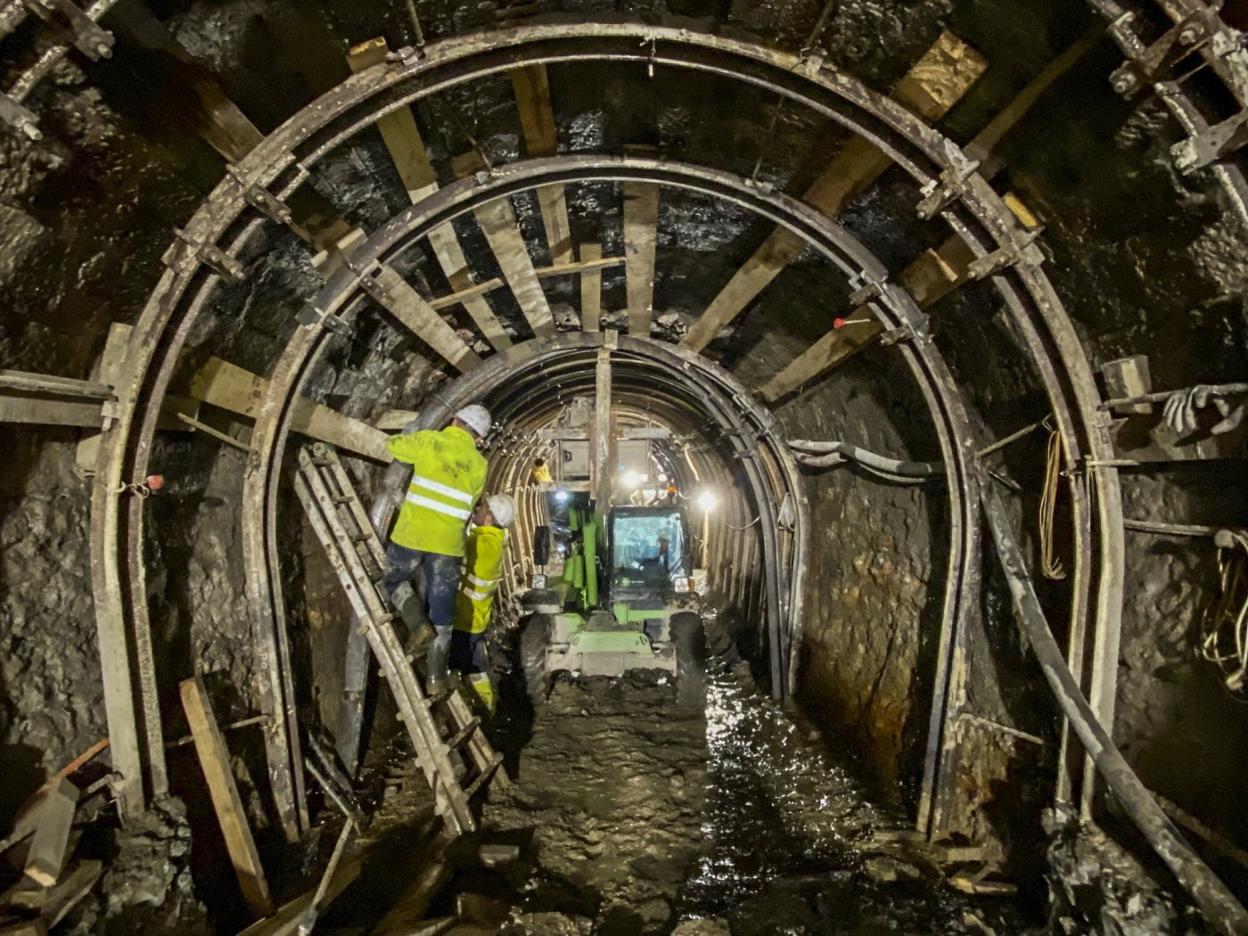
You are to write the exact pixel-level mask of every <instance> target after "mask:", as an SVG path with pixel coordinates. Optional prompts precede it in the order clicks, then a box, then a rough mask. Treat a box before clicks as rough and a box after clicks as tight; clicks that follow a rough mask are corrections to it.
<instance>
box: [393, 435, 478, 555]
mask: <svg viewBox="0 0 1248 936" xmlns="http://www.w3.org/2000/svg"><path fill="white" fill-rule="evenodd" d="M386 448H387V449H389V450H390V454H391V455H393V456H394V457H395V458H396V459H397V460H398V461H401V462H406V463H407V464H409V465H411V466H412V479H411V481H410V482H409V483H408V486H407V499H406V500H405V501H404V502H403V507H402V508H401V509H400V510H399V519H398V520H397V521H395V524H394V529H393V530H391V531H390V539H391V540H392V541H393V542H395V543H398V544H399V545H400V546H406V547H407V548H408V549H417V550H420V551H421V552H429V553H437V554H438V555H442V556H462V555H463V554H464V531H465V529H466V528H467V526H468V518H469V517H470V516H471V515H472V507H473V505H474V504H475V503H476V502H477V498H478V497H480V496H481V491H482V489H483V488H484V487H485V472H486V463H485V458H484V457H483V456H482V455H481V453H480V452H478V451H477V446H476V443H475V442H474V441H473V438H472V435H471V434H470V433H468V432H466V431H465V430H463V429H460V428H459V427H458V426H447V427H446V428H445V429H443V430H442V431H441V432H434V431H432V430H428V429H423V430H421V431H419V432H412V433H409V434H408V435H402V436H395V437H394V438H392V439H390V441H389V442H387V443H386Z"/></svg>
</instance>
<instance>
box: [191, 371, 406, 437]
mask: <svg viewBox="0 0 1248 936" xmlns="http://www.w3.org/2000/svg"><path fill="white" fill-rule="evenodd" d="M268 383H269V382H268V381H267V380H266V379H265V378H263V377H261V376H259V375H258V374H253V373H252V372H251V371H249V370H246V369H244V368H242V367H239V366H238V365H236V364H231V363H230V362H229V361H223V360H221V359H220V358H209V359H208V360H207V361H206V362H205V363H204V366H203V367H201V368H200V369H199V371H198V372H197V373H196V374H195V376H194V377H193V378H192V379H191V386H190V389H189V391H188V395H189V396H190V397H191V398H193V399H195V400H198V401H200V402H203V403H209V404H211V405H212V406H217V407H220V408H221V409H224V410H228V411H229V412H231V413H235V414H237V415H239V416H246V417H248V418H252V419H254V418H255V416H256V413H257V411H258V410H259V407H260V401H261V400H262V399H263V397H264V394H265V392H266V390H267V389H268ZM290 427H291V429H293V430H294V431H296V432H299V433H302V434H303V435H307V436H311V437H312V438H314V439H319V440H320V441H322V442H328V443H330V444H331V445H334V446H337V447H338V448H342V449H346V450H347V451H349V452H355V453H356V454H357V455H364V456H366V457H368V458H373V459H376V460H377V461H382V462H389V461H391V457H390V454H389V452H387V451H386V440H387V438H388V436H387V435H386V434H385V433H384V432H382V431H380V430H379V429H374V428H373V427H372V426H370V425H368V423H365V422H362V421H361V420H358V419H352V418H351V417H350V416H344V415H343V414H342V413H339V412H336V411H335V410H332V409H330V408H329V407H328V406H323V405H321V404H320V403H316V402H313V401H312V400H309V399H308V398H307V397H299V398H298V399H297V400H296V401H295V403H294V405H293V406H292V408H291V418H290Z"/></svg>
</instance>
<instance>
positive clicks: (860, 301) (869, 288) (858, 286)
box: [849, 272, 884, 308]
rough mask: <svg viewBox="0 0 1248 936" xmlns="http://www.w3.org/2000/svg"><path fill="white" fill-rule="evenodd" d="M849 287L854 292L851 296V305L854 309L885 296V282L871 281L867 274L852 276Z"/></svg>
mask: <svg viewBox="0 0 1248 936" xmlns="http://www.w3.org/2000/svg"><path fill="white" fill-rule="evenodd" d="M849 286H850V288H851V289H852V290H853V292H851V293H850V294H849V304H850V305H851V306H853V307H854V308H857V307H858V306H863V305H866V304H867V303H868V302H871V301H872V300H874V299H879V298H880V296H882V295H884V281H883V280H874V279H871V277H869V276H867V274H866V273H865V272H862V273H857V274H855V275H854V276H851V277H850V279H849Z"/></svg>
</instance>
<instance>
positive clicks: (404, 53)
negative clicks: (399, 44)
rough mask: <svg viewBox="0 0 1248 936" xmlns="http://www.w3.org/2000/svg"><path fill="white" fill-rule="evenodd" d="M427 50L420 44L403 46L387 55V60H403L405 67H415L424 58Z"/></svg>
mask: <svg viewBox="0 0 1248 936" xmlns="http://www.w3.org/2000/svg"><path fill="white" fill-rule="evenodd" d="M424 55H425V50H424V49H423V48H421V47H419V46H410V45H408V46H403V48H401V49H398V50H396V51H394V52H391V53H390V54H389V55H387V56H386V60H387V61H394V62H401V63H402V65H403V67H404V68H413V67H415V66H416V64H417V63H418V62H419V61H420V60H421V59H422V58H424Z"/></svg>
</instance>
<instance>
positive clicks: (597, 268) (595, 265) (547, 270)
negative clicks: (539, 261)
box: [537, 244, 628, 279]
mask: <svg viewBox="0 0 1248 936" xmlns="http://www.w3.org/2000/svg"><path fill="white" fill-rule="evenodd" d="M583 246H584V247H589V248H593V247H598V252H597V254H596V255H595V256H594V257H592V258H591V257H586V258H585V259H583V260H576V261H573V262H572V263H557V264H555V265H554V266H548V267H538V268H537V277H538V279H547V278H549V277H552V276H567V275H569V274H572V273H581V274H586V273H600V272H601V271H603V270H606V269H609V268H610V267H617V266H624V264H626V263H627V262H628V258H627V257H604V256H602V247H600V246H599V245H597V244H585V245H583ZM591 252H592V250H591Z"/></svg>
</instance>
